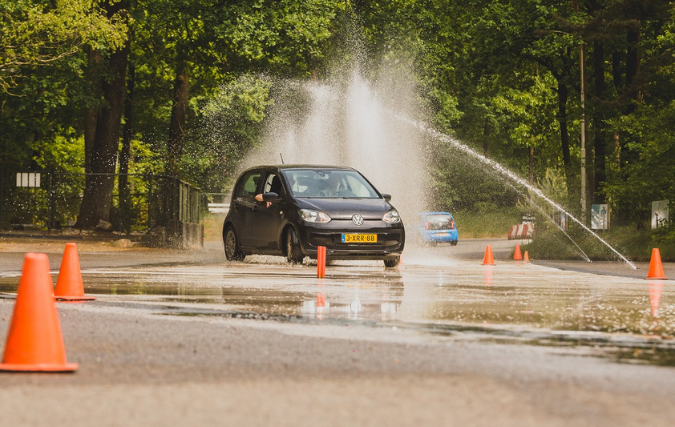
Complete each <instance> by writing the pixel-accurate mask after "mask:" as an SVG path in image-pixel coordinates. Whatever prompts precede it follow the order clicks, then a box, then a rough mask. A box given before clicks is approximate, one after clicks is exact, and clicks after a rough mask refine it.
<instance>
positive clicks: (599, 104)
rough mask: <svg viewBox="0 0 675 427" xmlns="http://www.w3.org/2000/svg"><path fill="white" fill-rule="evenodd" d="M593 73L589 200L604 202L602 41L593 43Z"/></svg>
mask: <svg viewBox="0 0 675 427" xmlns="http://www.w3.org/2000/svg"><path fill="white" fill-rule="evenodd" d="M593 45H594V46H593V59H594V66H593V75H594V80H595V108H594V112H593V130H594V132H593V133H594V135H593V138H594V145H593V147H594V149H595V150H594V152H595V154H594V158H593V164H594V169H593V172H594V179H593V194H592V197H591V200H594V201H595V202H596V203H604V201H605V197H604V195H603V194H602V190H601V188H602V186H603V185H604V183H605V181H606V180H607V173H606V167H605V163H606V162H605V155H606V151H607V150H606V148H605V147H606V144H607V143H606V135H607V131H606V129H605V127H606V126H605V115H604V114H603V103H604V101H605V50H604V46H603V45H602V43H599V42H594V43H593Z"/></svg>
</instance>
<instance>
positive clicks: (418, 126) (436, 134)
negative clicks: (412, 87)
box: [390, 112, 637, 270]
mask: <svg viewBox="0 0 675 427" xmlns="http://www.w3.org/2000/svg"><path fill="white" fill-rule="evenodd" d="M390 114H392V115H393V116H394V117H395V118H396V119H398V120H400V121H402V122H404V123H408V124H410V125H411V126H413V127H414V128H416V129H419V130H420V131H423V132H426V133H428V134H429V135H431V136H432V137H433V138H435V139H438V140H441V141H443V142H447V143H449V144H452V145H453V146H454V147H455V148H457V149H459V150H460V151H462V152H464V153H466V154H468V155H470V156H471V157H474V158H476V159H478V160H479V161H481V162H482V163H484V164H486V165H488V166H490V167H491V168H492V169H494V170H495V171H497V172H499V173H501V174H502V175H504V176H506V177H508V178H510V179H511V180H512V181H514V182H516V183H517V184H520V185H522V186H523V187H525V188H527V189H528V190H530V191H531V192H533V193H534V194H536V195H537V196H539V197H540V198H542V199H544V200H545V201H546V202H547V203H548V204H549V205H551V206H553V207H554V208H556V209H558V210H561V211H563V212H565V214H567V216H569V217H570V218H572V220H573V221H574V222H576V223H577V224H579V225H580V226H581V228H583V229H584V230H586V231H588V232H589V233H591V235H593V236H594V237H595V238H596V239H598V240H599V241H600V242H602V244H604V245H605V246H607V247H608V248H609V249H610V250H611V251H612V252H614V253H615V254H616V255H618V256H619V258H621V259H622V260H623V261H624V262H625V263H626V264H628V265H629V266H630V267H631V268H632V269H633V270H637V267H636V266H635V265H634V264H633V263H632V262H630V261H629V260H628V258H626V257H625V256H623V255H621V254H620V253H619V252H618V251H617V250H616V249H614V248H613V247H612V246H610V244H609V243H607V242H606V241H605V240H603V239H602V238H601V237H600V236H598V235H597V234H596V233H594V232H593V231H592V230H591V229H590V228H588V227H587V226H586V225H585V224H584V223H583V222H581V221H580V220H578V219H577V218H576V217H575V216H574V215H572V214H570V213H569V212H567V211H566V210H565V209H563V207H562V206H560V205H559V204H557V203H556V202H554V201H553V200H551V199H549V198H548V197H546V195H545V194H544V193H543V192H542V191H541V190H540V189H538V188H535V187H533V186H531V185H530V184H528V183H527V182H526V181H525V180H524V179H522V178H521V177H519V176H518V175H516V174H515V173H513V172H511V171H510V170H508V169H506V168H505V167H504V166H502V165H500V164H499V163H497V162H495V161H494V160H490V159H488V158H487V157H485V156H483V155H481V154H478V153H477V152H475V151H473V150H472V149H471V148H469V147H467V146H466V145H464V144H462V143H461V142H459V141H457V140H456V139H454V138H451V137H449V136H448V135H445V134H443V133H441V132H439V131H437V130H435V129H432V128H430V127H428V126H427V125H425V124H424V123H420V122H417V121H415V120H411V119H409V118H407V117H404V116H401V115H399V114H397V113H393V112H390Z"/></svg>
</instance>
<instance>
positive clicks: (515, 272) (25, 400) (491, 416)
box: [0, 241, 675, 426]
mask: <svg viewBox="0 0 675 427" xmlns="http://www.w3.org/2000/svg"><path fill="white" fill-rule="evenodd" d="M464 243H466V244H464ZM487 243H490V244H492V247H493V250H494V252H495V258H496V261H497V266H495V267H484V266H481V265H479V264H480V261H481V260H482V255H483V251H484V245H485V244H487ZM513 245H514V243H513V242H508V241H490V242H486V241H472V242H468V241H465V242H461V243H460V246H457V247H455V248H445V247H437V248H424V249H420V250H417V251H415V250H406V253H405V254H404V258H403V261H404V262H403V265H402V266H401V268H399V269H384V268H383V267H382V266H381V265H380V264H379V263H338V264H337V265H333V266H329V267H328V269H327V278H326V279H325V280H317V279H316V278H315V267H314V266H312V265H304V266H296V267H289V266H287V265H285V264H284V263H283V262H282V261H281V259H279V258H275V257H250V258H249V259H247V261H246V262H244V263H235V264H227V263H225V262H223V260H222V255H221V254H222V252H221V249H220V248H219V245H218V244H212V245H208V247H207V249H206V250H204V251H195V252H192V253H183V252H179V251H146V250H119V251H106V250H98V249H97V248H94V249H96V250H94V249H92V248H89V250H86V249H87V248H84V247H83V248H82V249H81V250H80V252H81V262H82V266H83V272H84V278H85V287H86V291H87V292H88V293H89V292H91V293H95V294H97V296H98V298H99V299H98V300H97V301H95V302H92V303H85V304H64V303H59V304H58V309H59V315H60V317H61V322H62V328H63V335H64V340H65V343H66V349H67V354H68V359H69V361H73V362H77V363H79V364H80V369H79V370H78V372H77V373H75V374H73V375H46V374H0V413H2V414H3V416H2V417H0V425H3V426H4V425H8V426H9V425H11V426H17V425H69V426H79V425H92V424H95V425H144V426H148V425H150V426H152V425H166V424H171V425H197V424H211V425H263V424H264V425H270V424H272V425H335V426H342V425H346V424H349V425H378V426H379V425H385V424H387V425H419V424H420V423H425V424H427V425H478V426H481V425H504V426H511V425H514V426H515V425H518V426H522V425H554V426H555V425H580V424H582V423H583V424H586V425H594V426H603V425H613V426H615V425H644V424H649V425H654V426H659V425H671V424H672V419H673V416H674V415H675V407H673V405H672V402H673V397H672V396H674V395H675V369H674V368H672V367H670V366H671V365H673V364H674V363H673V362H675V359H673V356H672V354H673V345H672V344H671V343H672V341H673V335H674V333H675V306H673V303H672V302H673V301H675V288H674V287H673V284H672V282H671V281H658V282H653V281H645V280H642V279H640V278H638V277H641V276H637V275H634V274H633V273H632V272H631V273H630V274H621V275H616V273H617V272H621V271H622V268H623V267H622V266H621V265H620V264H616V263H613V265H602V267H601V268H599V269H596V270H594V271H592V272H591V273H589V272H580V271H573V270H582V268H580V267H579V266H578V265H583V264H580V263H577V264H578V265H575V264H574V263H570V266H568V267H567V268H570V269H569V270H564V271H561V270H558V269H552V268H548V267H544V266H540V265H532V264H530V265H525V264H521V263H515V262H513V261H509V260H508V258H509V257H510V251H511V250H512V249H513ZM42 249H45V252H49V250H46V249H50V248H47V247H43V248H42ZM50 250H52V251H53V253H52V254H51V256H50V260H51V264H52V268H53V269H54V270H55V271H54V272H56V270H57V269H58V263H59V256H60V255H59V253H58V248H57V247H54V248H52V249H50ZM453 251H454V252H453ZM22 256H23V254H22V253H20V252H15V253H13V252H2V253H0V266H1V267H2V269H1V270H0V292H2V295H0V342H3V343H4V341H5V336H6V331H7V329H8V327H9V320H10V318H11V311H12V307H13V297H12V290H13V289H12V288H13V287H14V288H15V286H16V281H17V280H18V277H17V274H18V271H19V269H20V268H21V267H20V264H21V260H22ZM17 261H18V262H17ZM584 264H586V263H584ZM593 264H596V263H593ZM17 265H18V267H17ZM596 265H599V264H596ZM583 268H588V266H586V265H583ZM603 269H609V270H612V271H611V272H612V273H614V274H613V275H605V274H601V273H602V271H603ZM669 271H671V266H669V265H667V266H666V275H668V274H669ZM660 365H665V366H660Z"/></svg>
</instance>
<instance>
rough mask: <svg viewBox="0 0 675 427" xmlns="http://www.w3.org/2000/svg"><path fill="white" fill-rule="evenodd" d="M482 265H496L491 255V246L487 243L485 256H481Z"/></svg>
mask: <svg viewBox="0 0 675 427" xmlns="http://www.w3.org/2000/svg"><path fill="white" fill-rule="evenodd" d="M482 265H496V264H495V259H494V258H493V257H492V246H490V245H487V247H486V248H485V256H484V257H483V264H482Z"/></svg>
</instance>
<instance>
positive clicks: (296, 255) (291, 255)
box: [286, 228, 305, 264]
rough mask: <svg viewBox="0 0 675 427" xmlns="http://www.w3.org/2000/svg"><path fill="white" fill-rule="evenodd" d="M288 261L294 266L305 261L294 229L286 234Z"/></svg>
mask: <svg viewBox="0 0 675 427" xmlns="http://www.w3.org/2000/svg"><path fill="white" fill-rule="evenodd" d="M286 259H287V260H288V262H290V263H292V264H300V263H302V260H303V259H305V255H303V253H302V249H301V248H300V241H299V240H298V235H297V233H296V232H295V229H294V228H289V229H288V232H287V233H286Z"/></svg>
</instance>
